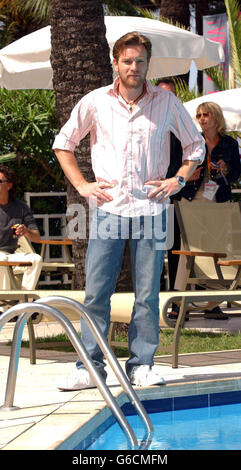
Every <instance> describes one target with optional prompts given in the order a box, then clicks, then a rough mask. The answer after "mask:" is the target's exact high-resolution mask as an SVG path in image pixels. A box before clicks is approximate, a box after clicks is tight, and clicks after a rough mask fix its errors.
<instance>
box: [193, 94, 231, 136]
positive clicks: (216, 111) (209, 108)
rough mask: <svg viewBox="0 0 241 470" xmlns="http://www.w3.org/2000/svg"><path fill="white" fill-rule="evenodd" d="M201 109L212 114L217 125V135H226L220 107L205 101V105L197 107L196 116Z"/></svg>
mask: <svg viewBox="0 0 241 470" xmlns="http://www.w3.org/2000/svg"><path fill="white" fill-rule="evenodd" d="M201 109H202V111H204V112H207V113H210V114H212V116H213V118H214V120H215V122H216V125H217V131H218V133H219V134H221V135H224V134H225V133H226V122H225V119H224V115H223V111H222V109H221V108H220V106H219V105H218V104H217V103H214V102H213V101H207V102H205V103H201V104H200V105H199V106H198V107H197V111H196V114H198V113H199V112H200V110H201Z"/></svg>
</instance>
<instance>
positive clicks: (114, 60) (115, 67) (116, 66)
mask: <svg viewBox="0 0 241 470" xmlns="http://www.w3.org/2000/svg"><path fill="white" fill-rule="evenodd" d="M113 65H114V69H115V72H117V73H118V72H119V67H118V62H117V60H116V59H113Z"/></svg>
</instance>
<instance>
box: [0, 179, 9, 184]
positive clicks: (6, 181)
mask: <svg viewBox="0 0 241 470" xmlns="http://www.w3.org/2000/svg"><path fill="white" fill-rule="evenodd" d="M1 183H8V180H0V184H1Z"/></svg>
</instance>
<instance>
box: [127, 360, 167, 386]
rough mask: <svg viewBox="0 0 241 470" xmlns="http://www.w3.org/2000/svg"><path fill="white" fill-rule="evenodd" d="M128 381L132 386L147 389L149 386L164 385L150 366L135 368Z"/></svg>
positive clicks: (162, 379) (163, 381)
mask: <svg viewBox="0 0 241 470" xmlns="http://www.w3.org/2000/svg"><path fill="white" fill-rule="evenodd" d="M130 381H131V384H132V385H139V387H147V386H149V385H162V384H164V383H165V380H164V378H163V377H161V376H160V374H159V373H158V372H157V371H155V370H153V369H152V368H151V367H150V366H147V365H145V366H136V367H134V369H133V370H132V372H131V377H130Z"/></svg>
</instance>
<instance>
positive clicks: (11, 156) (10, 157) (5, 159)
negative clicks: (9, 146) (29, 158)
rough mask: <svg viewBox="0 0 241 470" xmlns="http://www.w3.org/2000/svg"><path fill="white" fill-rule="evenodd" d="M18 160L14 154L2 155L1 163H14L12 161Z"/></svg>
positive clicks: (0, 156) (0, 157)
mask: <svg viewBox="0 0 241 470" xmlns="http://www.w3.org/2000/svg"><path fill="white" fill-rule="evenodd" d="M16 158H17V155H16V153H14V152H12V153H7V154H6V155H0V163H5V162H9V161H12V160H16Z"/></svg>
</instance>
